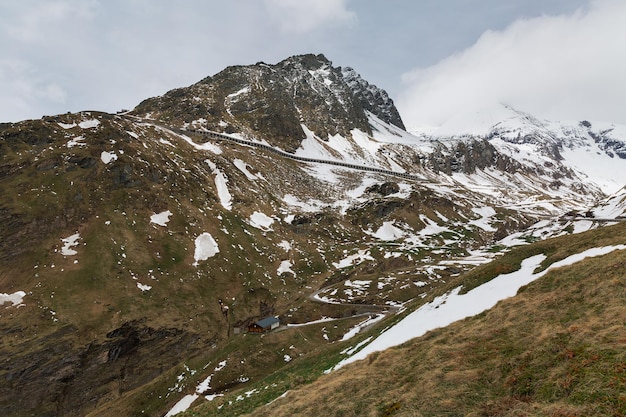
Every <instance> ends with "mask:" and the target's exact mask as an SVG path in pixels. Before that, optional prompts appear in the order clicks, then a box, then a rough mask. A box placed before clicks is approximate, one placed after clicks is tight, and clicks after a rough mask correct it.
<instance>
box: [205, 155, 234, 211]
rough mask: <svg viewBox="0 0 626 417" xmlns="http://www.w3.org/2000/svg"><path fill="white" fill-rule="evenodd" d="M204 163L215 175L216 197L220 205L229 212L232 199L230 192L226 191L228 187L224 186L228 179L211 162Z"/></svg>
mask: <svg viewBox="0 0 626 417" xmlns="http://www.w3.org/2000/svg"><path fill="white" fill-rule="evenodd" d="M206 163H207V164H208V165H209V167H210V168H211V170H212V171H213V173H214V174H215V188H217V196H218V197H219V199H220V204H221V205H222V207H224V208H225V209H226V210H231V209H232V208H233V204H232V202H233V197H232V196H231V195H230V191H228V186H227V185H226V183H227V182H228V178H226V176H225V175H224V174H223V173H222V171H220V170H219V169H218V168H217V166H216V165H215V164H214V163H213V162H211V161H209V160H208V159H207V160H206Z"/></svg>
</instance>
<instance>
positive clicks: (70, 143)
mask: <svg viewBox="0 0 626 417" xmlns="http://www.w3.org/2000/svg"><path fill="white" fill-rule="evenodd" d="M84 140H85V137H84V136H76V137H75V138H72V139H70V140H69V141H68V142H67V143H66V144H65V145H66V146H67V147H68V148H73V147H74V146H86V145H87V144H86V143H84V142H83V141H84Z"/></svg>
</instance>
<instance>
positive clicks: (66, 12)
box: [5, 0, 96, 42]
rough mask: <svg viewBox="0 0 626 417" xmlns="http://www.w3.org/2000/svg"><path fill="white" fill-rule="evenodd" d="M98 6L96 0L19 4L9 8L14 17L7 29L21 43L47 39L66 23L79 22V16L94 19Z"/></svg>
mask: <svg viewBox="0 0 626 417" xmlns="http://www.w3.org/2000/svg"><path fill="white" fill-rule="evenodd" d="M15 3H18V2H15ZM14 6H17V4H14ZM95 7H96V3H95V2H94V1H93V0H90V1H84V0H64V1H46V2H42V1H35V2H31V3H30V4H29V7H23V6H22V5H19V9H18V7H16V8H15V10H12V11H11V10H10V11H9V15H10V16H11V19H10V22H9V23H8V24H7V26H6V29H5V30H6V33H7V34H8V35H9V36H10V37H11V38H13V39H14V40H17V41H20V42H37V41H39V42H46V41H49V38H48V36H49V35H51V34H52V35H54V34H55V32H57V31H58V30H59V29H60V28H63V27H64V26H65V25H68V24H74V25H75V24H76V19H80V20H83V19H90V18H92V17H93V16H94V9H95Z"/></svg>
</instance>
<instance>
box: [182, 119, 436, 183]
mask: <svg viewBox="0 0 626 417" xmlns="http://www.w3.org/2000/svg"><path fill="white" fill-rule="evenodd" d="M173 130H175V131H180V132H182V133H190V134H197V135H202V136H206V137H208V138H211V139H217V140H221V139H225V140H228V141H231V142H235V143H239V144H241V145H246V146H253V147H256V148H260V149H265V150H267V151H270V152H272V153H275V154H277V155H280V156H283V157H285V158H289V159H292V160H294V161H300V162H312V163H317V164H327V165H335V166H340V167H344V168H351V169H356V170H359V171H368V172H376V173H380V174H385V175H393V176H396V177H400V178H404V179H408V180H413V181H419V182H427V180H426V179H425V178H424V177H421V176H418V175H412V174H407V173H406V172H398V171H390V170H387V169H383V168H377V167H370V166H364V165H356V164H350V163H348V162H342V161H334V160H330V159H317V158H308V157H305V156H299V155H294V154H292V153H289V152H285V151H283V150H280V149H277V148H274V147H272V146H269V145H266V144H264V143H259V142H253V141H249V140H245V139H240V138H236V137H233V136H229V135H225V134H223V133H218V132H214V131H211V130H194V129H192V130H185V129H173Z"/></svg>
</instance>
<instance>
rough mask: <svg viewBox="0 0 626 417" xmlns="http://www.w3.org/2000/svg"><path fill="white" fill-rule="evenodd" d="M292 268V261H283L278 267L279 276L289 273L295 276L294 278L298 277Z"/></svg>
mask: <svg viewBox="0 0 626 417" xmlns="http://www.w3.org/2000/svg"><path fill="white" fill-rule="evenodd" d="M292 266H293V263H292V262H291V261H290V260H286V261H282V262H281V263H280V266H279V267H278V271H277V272H278V275H281V274H282V273H284V272H289V273H290V274H293V276H296V273H295V272H293V270H292V269H291V267H292Z"/></svg>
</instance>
